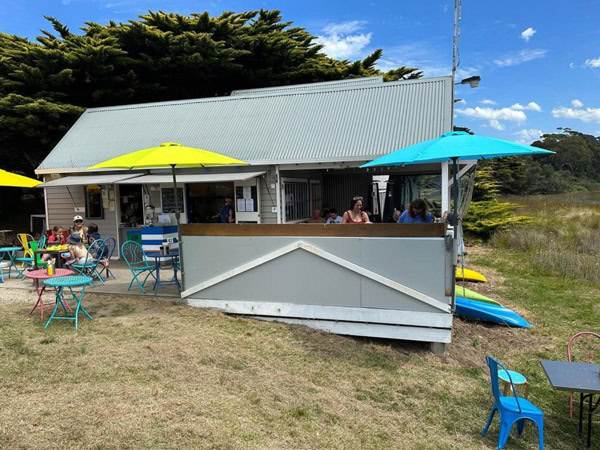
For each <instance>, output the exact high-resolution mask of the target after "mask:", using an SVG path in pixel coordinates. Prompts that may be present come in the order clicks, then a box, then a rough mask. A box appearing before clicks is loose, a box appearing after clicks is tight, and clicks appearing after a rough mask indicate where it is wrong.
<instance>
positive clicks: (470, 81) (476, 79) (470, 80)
mask: <svg viewBox="0 0 600 450" xmlns="http://www.w3.org/2000/svg"><path fill="white" fill-rule="evenodd" d="M480 81H481V77H480V76H479V75H475V76H473V77H469V78H465V79H464V80H461V81H459V82H458V83H456V84H468V85H469V86H471V87H472V88H476V87H478V86H479V82H480Z"/></svg>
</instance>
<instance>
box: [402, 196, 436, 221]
mask: <svg viewBox="0 0 600 450" xmlns="http://www.w3.org/2000/svg"><path fill="white" fill-rule="evenodd" d="M432 222H433V216H432V215H431V213H430V212H428V211H427V203H425V200H423V199H422V198H416V199H414V200H413V201H412V202H410V203H409V204H408V208H407V209H406V210H405V211H404V212H403V213H402V214H400V217H399V218H398V223H432Z"/></svg>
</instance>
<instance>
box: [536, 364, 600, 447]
mask: <svg viewBox="0 0 600 450" xmlns="http://www.w3.org/2000/svg"><path fill="white" fill-rule="evenodd" d="M540 363H541V364H542V368H543V369H544V372H546V376H547V377H548V381H549V382H550V385H551V386H552V389H556V390H559V391H567V392H579V395H580V398H579V423H578V425H577V431H578V432H579V434H580V435H581V433H582V430H583V408H584V404H585V403H586V400H587V404H588V411H587V415H588V427H587V447H589V446H590V445H591V441H592V414H594V411H595V410H596V408H597V407H598V403H600V398H598V399H597V400H596V402H594V395H598V394H600V372H599V370H600V365H598V364H588V363H580V362H570V361H549V360H545V359H542V360H541V361H540Z"/></svg>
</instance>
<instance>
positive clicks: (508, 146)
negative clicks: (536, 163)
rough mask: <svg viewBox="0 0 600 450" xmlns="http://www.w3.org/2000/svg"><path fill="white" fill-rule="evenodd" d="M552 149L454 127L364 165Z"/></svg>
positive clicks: (486, 157) (528, 152) (440, 160)
mask: <svg viewBox="0 0 600 450" xmlns="http://www.w3.org/2000/svg"><path fill="white" fill-rule="evenodd" d="M552 153H554V152H551V151H549V150H543V149H541V148H536V147H531V146H529V145H523V144H519V143H517V142H511V141H504V140H502V139H495V138H490V137H484V136H477V135H474V134H469V133H465V132H464V131H453V132H450V133H444V134H442V135H441V136H440V137H439V138H436V139H431V140H429V141H424V142H419V143H418V144H415V145H410V146H408V147H404V148H402V149H400V150H396V151H395V152H393V153H390V154H388V155H385V156H382V157H381V158H377V159H374V160H373V161H371V162H368V163H366V164H363V165H362V166H361V167H374V166H404V165H406V164H422V163H433V162H444V161H453V160H455V159H490V158H500V157H502V156H518V155H522V156H524V155H537V154H552Z"/></svg>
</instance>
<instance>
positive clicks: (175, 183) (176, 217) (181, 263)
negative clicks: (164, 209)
mask: <svg viewBox="0 0 600 450" xmlns="http://www.w3.org/2000/svg"><path fill="white" fill-rule="evenodd" d="M171 172H172V173H173V194H174V195H175V219H176V221H177V243H178V245H179V269H180V272H181V288H182V290H183V289H184V286H185V272H184V271H183V242H181V231H179V226H180V223H179V221H180V219H181V214H180V213H179V196H178V195H177V179H176V176H175V164H171Z"/></svg>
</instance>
